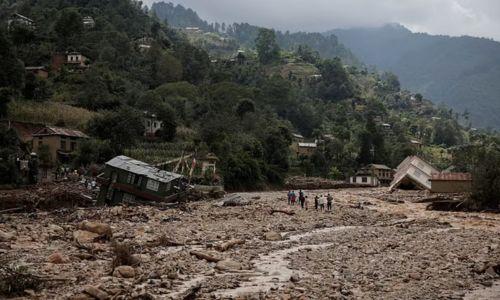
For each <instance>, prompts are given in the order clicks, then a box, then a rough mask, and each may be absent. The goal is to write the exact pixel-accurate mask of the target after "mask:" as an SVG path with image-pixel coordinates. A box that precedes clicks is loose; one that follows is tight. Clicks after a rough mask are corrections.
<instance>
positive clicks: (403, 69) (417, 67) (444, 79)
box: [328, 25, 500, 129]
mask: <svg viewBox="0 0 500 300" xmlns="http://www.w3.org/2000/svg"><path fill="white" fill-rule="evenodd" d="M331 33H334V34H335V35H337V36H338V38H339V40H340V41H341V42H342V43H343V44H345V45H346V46H347V47H348V48H349V49H351V51H352V52H353V53H354V54H355V55H356V56H357V57H358V58H359V59H360V60H361V61H363V62H364V63H366V64H368V65H374V66H376V67H377V68H379V69H381V70H387V71H391V72H393V73H395V74H396V75H397V76H398V77H399V78H400V80H401V83H402V85H403V87H405V88H409V89H411V90H412V91H414V92H420V93H422V94H423V95H425V96H426V97H428V98H430V99H433V101H434V102H437V103H439V102H442V103H445V104H447V105H448V106H449V107H451V108H453V109H454V110H455V111H457V112H460V113H462V112H465V111H468V112H469V113H470V118H471V120H472V123H473V126H476V127H493V128H496V129H499V128H500V118H499V117H498V116H499V115H500V84H498V83H499V82H500V43H498V42H495V41H492V40H488V39H483V38H473V37H448V36H433V35H428V34H421V33H412V32H411V31H409V30H408V29H406V28H405V27H403V26H400V25H386V26H383V27H380V28H370V29H367V28H356V29H342V30H334V31H331V32H328V35H329V34H331Z"/></svg>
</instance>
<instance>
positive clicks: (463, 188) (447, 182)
mask: <svg viewBox="0 0 500 300" xmlns="http://www.w3.org/2000/svg"><path fill="white" fill-rule="evenodd" d="M471 190H472V175H471V174H470V173H445V172H442V173H435V174H432V176H431V192H433V193H469V192H471Z"/></svg>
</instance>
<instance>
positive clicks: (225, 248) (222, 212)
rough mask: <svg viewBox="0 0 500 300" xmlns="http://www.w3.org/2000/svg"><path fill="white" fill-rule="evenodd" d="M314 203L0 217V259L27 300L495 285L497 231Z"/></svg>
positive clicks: (433, 290)
mask: <svg viewBox="0 0 500 300" xmlns="http://www.w3.org/2000/svg"><path fill="white" fill-rule="evenodd" d="M362 191H363V193H364V192H365V190H362ZM325 192H326V191H315V192H306V195H307V196H308V199H309V200H308V209H307V210H302V209H300V207H299V206H289V205H288V204H287V200H286V192H263V193H241V194H238V195H230V196H229V197H226V198H225V200H230V201H229V202H228V205H226V206H225V205H223V204H224V201H222V203H221V200H212V201H203V202H192V203H187V204H186V205H183V206H179V207H173V208H171V209H167V210H165V209H161V208H158V207H153V206H133V207H132V206H116V207H90V208H78V209H72V210H56V211H37V212H30V213H14V214H8V215H2V218H0V256H1V257H2V258H3V260H5V261H6V264H9V265H11V266H12V267H13V268H14V267H15V268H21V269H22V270H25V271H26V273H27V274H28V273H29V274H33V276H36V278H43V280H44V284H43V285H40V286H36V287H31V288H27V289H26V290H25V291H23V292H22V293H21V294H22V295H23V296H24V297H26V298H38V299H59V298H61V299H228V298H238V297H245V296H246V295H250V296H255V297H260V296H259V295H261V296H262V298H266V299H287V297H288V298H289V299H294V298H300V297H302V296H305V297H306V298H309V299H317V298H323V297H324V296H325V295H329V296H330V295H331V296H332V297H333V298H335V297H336V296H338V298H339V299H341V298H357V297H356V295H360V297H361V298H363V297H365V298H384V299H393V298H399V299H400V298H412V297H411V296H409V295H410V293H412V292H413V293H415V294H414V295H417V296H416V297H413V298H436V297H437V296H439V295H452V296H455V295H461V294H463V293H465V292H467V291H469V290H472V289H477V288H478V285H480V286H485V285H488V284H490V283H492V282H494V280H495V279H496V278H497V277H495V276H496V275H495V274H496V272H497V270H498V263H499V262H500V252H499V251H500V250H499V249H500V236H499V233H498V232H499V230H498V229H499V228H500V220H496V219H495V220H494V221H491V220H490V222H492V223H491V224H497V223H495V222H498V225H499V227H498V228H497V227H493V228H478V229H475V230H469V229H456V228H455V227H452V226H451V225H450V224H448V223H447V222H446V219H437V218H436V217H435V216H432V217H428V216H426V214H427V213H428V212H426V211H425V209H422V217H421V218H410V217H407V215H405V214H404V213H403V212H402V211H401V210H394V212H391V211H390V209H392V208H400V206H397V205H392V204H389V203H387V202H385V201H380V200H377V199H375V198H370V197H365V196H359V195H358V194H357V193H359V191H353V190H350V189H347V190H336V191H334V192H332V193H333V194H334V199H335V200H334V205H333V212H325V211H323V212H320V211H316V210H315V209H314V208H313V204H312V203H311V199H313V198H314V196H315V195H316V194H317V193H325ZM241 203H244V205H240V204H241ZM443 218H444V217H443ZM489 218H490V217H489ZM464 222H465V221H464ZM495 226H496V225H495ZM1 284H2V283H1V282H0V286H1ZM419 285H421V286H423V287H424V288H422V289H421V290H417V289H418V287H419ZM384 293H387V294H384ZM385 295H387V297H386V296H385ZM8 296H12V295H8Z"/></svg>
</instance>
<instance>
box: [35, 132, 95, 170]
mask: <svg viewBox="0 0 500 300" xmlns="http://www.w3.org/2000/svg"><path fill="white" fill-rule="evenodd" d="M84 139H88V136H87V135H86V134H84V133H83V132H81V131H78V130H73V129H67V128H60V127H51V126H47V127H44V128H42V129H40V130H38V131H37V132H35V133H34V134H33V140H32V143H33V151H34V152H35V153H39V151H40V149H41V148H42V146H48V149H49V152H50V156H51V159H52V161H53V162H56V161H61V162H67V161H69V158H70V156H71V154H73V153H74V152H75V151H76V150H78V148H79V146H80V144H81V142H82V140H84Z"/></svg>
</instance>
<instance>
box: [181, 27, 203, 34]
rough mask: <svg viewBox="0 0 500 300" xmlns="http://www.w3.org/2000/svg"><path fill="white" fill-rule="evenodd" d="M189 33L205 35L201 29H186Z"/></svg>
mask: <svg viewBox="0 0 500 300" xmlns="http://www.w3.org/2000/svg"><path fill="white" fill-rule="evenodd" d="M184 30H186V31H187V32H189V33H203V30H201V29H200V28H199V27H186V28H184Z"/></svg>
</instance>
